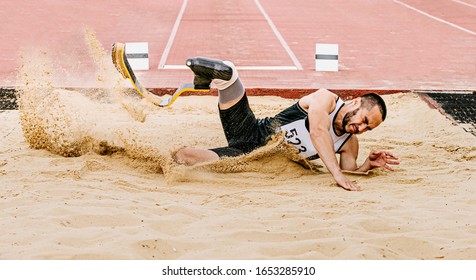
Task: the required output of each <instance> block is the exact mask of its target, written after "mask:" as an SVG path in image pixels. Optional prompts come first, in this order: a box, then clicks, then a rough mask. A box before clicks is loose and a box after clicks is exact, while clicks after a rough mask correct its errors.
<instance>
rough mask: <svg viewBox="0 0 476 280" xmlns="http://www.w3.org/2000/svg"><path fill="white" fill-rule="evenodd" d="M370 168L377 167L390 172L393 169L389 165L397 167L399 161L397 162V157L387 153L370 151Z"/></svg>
mask: <svg viewBox="0 0 476 280" xmlns="http://www.w3.org/2000/svg"><path fill="white" fill-rule="evenodd" d="M369 161H370V166H371V167H372V168H378V167H385V168H386V169H388V170H390V171H394V169H393V168H392V167H391V166H390V165H398V164H400V161H398V157H397V156H395V155H393V154H392V153H391V152H389V151H381V150H377V151H372V152H370V155H369Z"/></svg>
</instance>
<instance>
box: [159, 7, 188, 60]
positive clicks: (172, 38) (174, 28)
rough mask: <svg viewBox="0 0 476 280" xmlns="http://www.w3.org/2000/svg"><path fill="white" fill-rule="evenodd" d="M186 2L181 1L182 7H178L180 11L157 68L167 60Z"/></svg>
mask: <svg viewBox="0 0 476 280" xmlns="http://www.w3.org/2000/svg"><path fill="white" fill-rule="evenodd" d="M187 3H188V0H184V1H183V3H182V7H181V8H180V11H179V13H178V15H177V19H175V24H174V27H173V28H172V33H170V37H169V41H168V42H167V45H166V46H165V49H164V52H163V53H162V57H161V58H160V62H159V69H162V68H164V66H165V62H166V61H167V57H168V56H169V53H170V49H171V48H172V44H173V43H174V40H175V35H177V31H178V28H179V25H180V22H181V21H182V16H183V13H184V11H185V8H186V7H187Z"/></svg>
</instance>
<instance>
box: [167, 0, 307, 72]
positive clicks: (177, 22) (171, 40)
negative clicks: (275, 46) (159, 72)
mask: <svg viewBox="0 0 476 280" xmlns="http://www.w3.org/2000/svg"><path fill="white" fill-rule="evenodd" d="M254 1H255V4H256V6H258V9H259V10H260V12H261V13H262V14H263V16H264V18H265V19H266V22H267V23H268V25H269V26H270V27H271V30H273V32H274V34H275V36H276V37H277V38H278V41H279V42H280V43H281V45H282V46H283V48H284V49H285V50H286V52H287V53H288V55H289V57H290V58H291V60H292V61H293V63H294V65H295V66H237V69H238V70H258V71H259V70H302V69H303V68H302V65H301V63H300V62H299V60H298V59H297V57H296V55H295V54H294V53H293V51H292V50H291V48H290V47H289V45H288V44H287V42H286V40H284V38H283V36H282V35H281V33H279V31H278V29H277V28H276V26H275V25H274V23H273V21H272V20H271V18H270V17H269V16H268V14H267V13H266V11H265V10H264V8H263V7H262V6H261V4H260V3H259V1H258V0H254ZM187 4H188V0H184V1H183V3H182V7H181V8H180V11H179V13H178V15H177V18H176V19H175V24H174V26H173V28H172V32H171V34H170V37H169V40H168V41H167V45H166V46H165V49H164V52H163V53H162V57H161V58H160V62H159V67H158V68H159V69H173V70H181V69H188V67H186V66H185V65H167V64H166V62H167V57H168V56H169V53H170V50H171V48H172V45H173V43H174V40H175V36H176V35H177V32H178V28H179V26H180V22H181V21H182V17H183V14H184V12H185V9H186V7H187Z"/></svg>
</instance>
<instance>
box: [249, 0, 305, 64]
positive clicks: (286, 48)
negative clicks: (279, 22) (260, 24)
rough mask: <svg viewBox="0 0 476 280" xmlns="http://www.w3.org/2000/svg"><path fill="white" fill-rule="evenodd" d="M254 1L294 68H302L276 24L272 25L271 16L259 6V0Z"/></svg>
mask: <svg viewBox="0 0 476 280" xmlns="http://www.w3.org/2000/svg"><path fill="white" fill-rule="evenodd" d="M255 3H256V6H258V9H259V10H260V11H261V13H262V14H263V16H264V18H265V19H266V21H267V22H268V24H269V26H270V27H271V29H272V30H273V32H274V34H275V35H276V37H278V40H279V42H280V43H281V45H282V46H283V48H284V49H285V50H286V52H287V53H288V55H289V56H290V57H291V60H292V61H293V63H294V65H295V66H296V69H297V70H302V69H303V68H302V65H301V63H300V62H299V60H298V59H297V57H296V55H294V53H293V51H292V50H291V48H290V47H289V45H288V43H286V40H284V38H283V36H282V35H281V33H279V31H278V29H277V28H276V26H275V25H274V23H273V21H272V20H271V18H270V17H269V16H268V14H267V13H266V11H265V10H264V9H263V6H261V4H260V2H259V1H258V0H255Z"/></svg>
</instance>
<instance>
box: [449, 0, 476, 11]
mask: <svg viewBox="0 0 476 280" xmlns="http://www.w3.org/2000/svg"><path fill="white" fill-rule="evenodd" d="M453 2H456V3H458V4H462V5H465V6H468V7H471V8H474V9H476V5H473V4H469V3H466V2H463V1H459V0H453Z"/></svg>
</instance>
